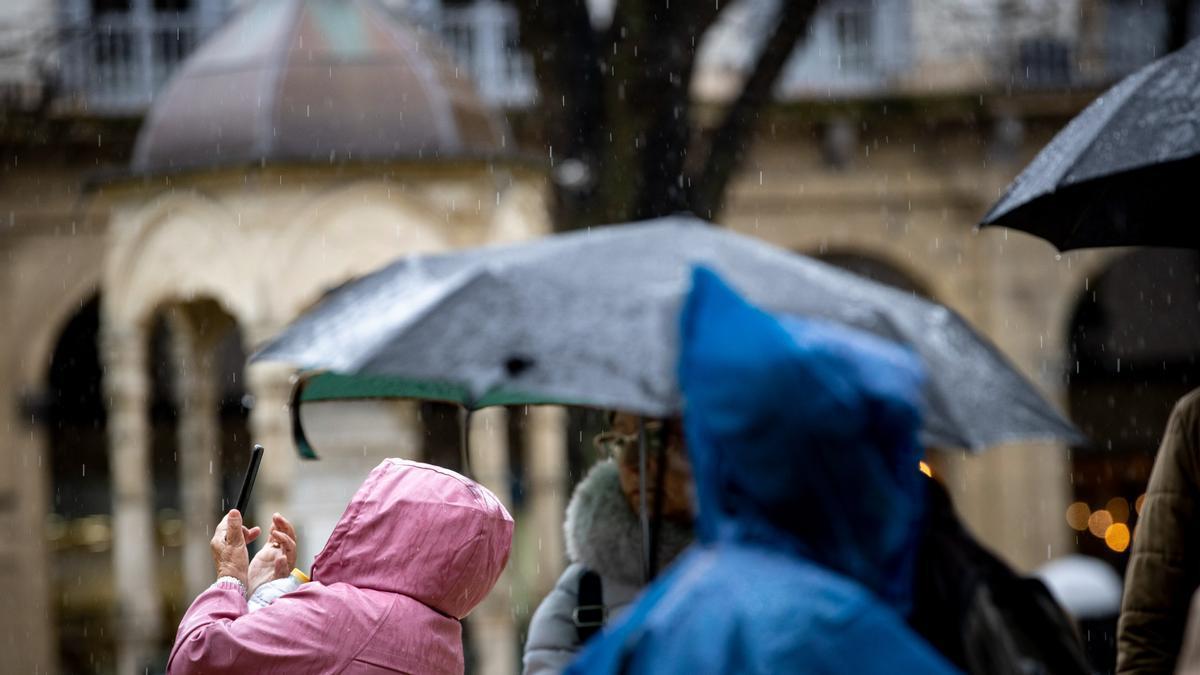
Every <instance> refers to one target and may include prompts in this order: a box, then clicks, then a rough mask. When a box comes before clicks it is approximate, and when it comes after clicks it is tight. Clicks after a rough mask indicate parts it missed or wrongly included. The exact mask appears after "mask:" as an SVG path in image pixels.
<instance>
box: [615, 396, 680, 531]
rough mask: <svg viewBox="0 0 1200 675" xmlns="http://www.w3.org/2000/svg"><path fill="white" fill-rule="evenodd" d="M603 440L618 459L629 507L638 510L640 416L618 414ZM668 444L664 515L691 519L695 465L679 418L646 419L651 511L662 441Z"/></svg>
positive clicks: (623, 489)
mask: <svg viewBox="0 0 1200 675" xmlns="http://www.w3.org/2000/svg"><path fill="white" fill-rule="evenodd" d="M601 437H602V438H603V439H604V441H603V443H604V445H606V446H607V449H609V450H610V451H611V452H612V454H613V455H614V458H615V459H616V461H617V466H618V468H619V470H620V476H621V490H622V491H623V492H624V493H625V499H626V501H628V502H629V507H630V508H631V509H633V511H634V512H635V513H636V512H638V511H639V507H640V503H641V502H640V495H639V489H638V469H639V466H638V417H637V416H636V415H629V414H626V413H617V415H616V416H615V418H614V419H613V426H612V430H611V431H609V432H607V433H605V434H602V435H601ZM663 443H665V444H666V453H665V454H666V457H667V466H666V474H665V476H664V480H663V509H662V514H663V517H664V518H667V519H670V520H674V521H679V522H688V521H690V520H691V518H692V500H691V492H692V468H691V464H689V463H688V459H687V450H686V447H685V446H684V441H683V427H682V425H681V424H680V422H679V420H677V419H672V420H666V421H663V420H647V421H646V500H647V506H648V508H649V512H650V513H654V481H655V478H656V476H657V475H658V473H657V472H658V457H659V456H660V454H662V453H661V452H660V448H661V447H662V444H663Z"/></svg>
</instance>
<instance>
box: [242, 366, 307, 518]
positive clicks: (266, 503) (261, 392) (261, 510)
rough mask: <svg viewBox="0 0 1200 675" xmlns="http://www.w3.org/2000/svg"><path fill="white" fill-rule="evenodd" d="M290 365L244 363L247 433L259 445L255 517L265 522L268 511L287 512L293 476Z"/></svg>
mask: <svg viewBox="0 0 1200 675" xmlns="http://www.w3.org/2000/svg"><path fill="white" fill-rule="evenodd" d="M292 375H293V372H292V369H291V368H290V367H288V366H286V365H284V364H279V363H252V364H248V365H247V366H246V385H247V388H248V389H249V391H250V395H251V396H253V397H254V407H253V408H251V409H250V435H251V437H252V438H253V439H254V442H255V443H258V444H259V445H261V446H263V448H265V450H266V452H265V453H264V454H263V460H262V466H261V467H259V470H258V480H257V482H256V483H255V485H254V497H253V499H252V500H251V503H252V504H253V505H254V509H255V514H254V518H255V521H254V522H257V523H259V524H263V523H267V524H268V526H269V521H268V519H269V518H270V517H271V514H272V513H275V512H278V513H282V514H284V515H287V513H288V511H289V506H290V505H291V499H292V494H293V484H294V482H295V480H296V464H297V461H298V460H297V457H296V447H295V444H294V442H293V441H292V417H291V408H290V402H291V396H292V384H293V383H292Z"/></svg>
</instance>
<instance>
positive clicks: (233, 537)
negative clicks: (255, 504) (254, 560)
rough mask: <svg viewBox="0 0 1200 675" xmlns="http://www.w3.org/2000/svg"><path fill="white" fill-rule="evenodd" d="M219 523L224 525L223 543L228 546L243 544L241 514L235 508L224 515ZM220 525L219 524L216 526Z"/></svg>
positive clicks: (244, 541) (244, 542)
mask: <svg viewBox="0 0 1200 675" xmlns="http://www.w3.org/2000/svg"><path fill="white" fill-rule="evenodd" d="M221 525H224V526H225V544H226V545H228V546H244V545H245V544H246V535H245V532H244V531H243V530H244V528H243V527H242V514H241V513H239V512H238V510H237V509H231V510H230V511H229V513H228V514H226V515H225V518H224V520H222V521H221ZM218 527H220V526H218Z"/></svg>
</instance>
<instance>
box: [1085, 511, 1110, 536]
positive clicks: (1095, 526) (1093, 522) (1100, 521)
mask: <svg viewBox="0 0 1200 675" xmlns="http://www.w3.org/2000/svg"><path fill="white" fill-rule="evenodd" d="M1112 524H1113V518H1112V514H1111V513H1109V512H1108V511H1105V510H1104V509H1101V510H1099V511H1096V512H1094V513H1093V514H1092V515H1091V517H1089V518H1088V532H1091V533H1092V534H1093V535H1094V536H1097V537H1099V538H1101V539H1103V538H1104V533H1105V532H1107V531H1108V528H1109V526H1111V525H1112Z"/></svg>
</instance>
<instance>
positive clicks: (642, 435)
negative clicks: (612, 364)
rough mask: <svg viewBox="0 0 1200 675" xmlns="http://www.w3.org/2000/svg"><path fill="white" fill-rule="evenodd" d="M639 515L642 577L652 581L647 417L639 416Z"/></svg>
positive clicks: (647, 581)
mask: <svg viewBox="0 0 1200 675" xmlns="http://www.w3.org/2000/svg"><path fill="white" fill-rule="evenodd" d="M638 505H639V507H640V508H639V509H638V515H639V516H641V521H642V578H643V579H644V580H645V582H646V583H650V574H651V572H650V509H649V508H647V504H646V418H645V417H639V418H638Z"/></svg>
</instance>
